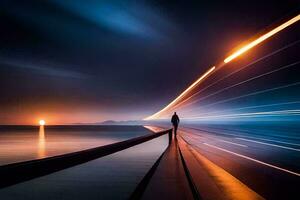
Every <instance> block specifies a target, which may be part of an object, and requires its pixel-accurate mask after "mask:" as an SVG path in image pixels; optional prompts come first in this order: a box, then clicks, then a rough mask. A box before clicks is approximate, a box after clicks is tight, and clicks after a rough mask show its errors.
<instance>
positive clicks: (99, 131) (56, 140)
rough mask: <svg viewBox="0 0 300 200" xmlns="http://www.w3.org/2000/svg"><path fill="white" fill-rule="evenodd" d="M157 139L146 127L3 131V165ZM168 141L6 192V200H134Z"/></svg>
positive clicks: (0, 134)
mask: <svg viewBox="0 0 300 200" xmlns="http://www.w3.org/2000/svg"><path fill="white" fill-rule="evenodd" d="M149 133H151V132H150V131H149V130H148V129H146V128H144V127H141V126H65V127H45V129H44V130H42V129H39V128H38V127H0V162H1V164H2V165H3V164H7V163H13V162H19V161H24V160H31V159H36V158H43V157H47V156H53V155H58V154H64V153H68V152H72V151H78V150H82V149H88V148H91V147H96V146H101V145H105V144H110V143H114V142H118V141H123V140H127V139H129V138H134V137H137V136H141V135H145V134H149ZM167 145H168V136H167V135H164V136H161V137H159V138H156V139H153V140H150V141H148V142H146V143H143V144H140V145H137V146H134V147H131V148H129V149H125V150H123V151H120V152H117V153H114V154H111V155H108V156H105V157H102V158H98V159H95V160H92V161H89V162H86V163H83V164H80V165H77V166H74V167H70V168H67V169H64V170H61V171H58V172H55V173H52V174H49V175H46V176H42V177H39V178H35V179H32V180H29V181H25V182H22V183H19V184H16V185H12V186H10V187H6V188H3V189H0V199H5V200H23V199H31V200H35V199H36V200H38V199H46V200H57V199H64V200H66V199H67V200H76V199H80V200H81V199H90V200H92V199H128V198H129V197H130V195H131V194H132V192H133V191H134V189H135V188H136V186H137V185H138V183H139V182H140V181H141V180H142V178H143V177H144V176H145V174H146V173H147V172H148V171H149V169H150V168H151V167H152V166H153V164H154V163H155V162H156V160H157V159H158V158H159V156H160V155H161V154H162V153H163V151H164V150H165V149H166V147H167Z"/></svg>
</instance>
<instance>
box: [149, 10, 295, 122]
mask: <svg viewBox="0 0 300 200" xmlns="http://www.w3.org/2000/svg"><path fill="white" fill-rule="evenodd" d="M299 20H300V15H297V16H296V17H294V18H292V19H290V20H289V21H287V22H285V23H283V24H282V25H280V26H278V27H277V28H275V29H273V30H272V31H270V32H268V33H266V34H265V35H263V36H261V37H260V38H258V39H257V40H255V41H253V42H251V43H250V44H248V45H247V46H245V47H243V48H242V49H240V50H239V51H237V52H235V53H234V54H233V55H231V56H229V57H227V58H226V59H225V60H224V62H225V63H228V62H229V61H231V60H232V59H234V58H236V57H237V56H239V55H241V54H242V53H244V52H246V51H248V50H249V49H251V48H253V47H254V46H256V45H257V44H259V43H261V42H262V41H264V40H266V39H267V38H269V37H271V36H273V35H274V34H276V33H278V32H279V31H281V30H283V29H285V28H286V27H288V26H290V25H292V24H294V23H296V22H297V21H299ZM222 66H223V65H220V66H217V67H218V68H219V67H222ZM215 69H216V66H213V67H212V68H210V69H209V70H208V71H207V72H206V73H205V74H203V75H202V76H201V77H200V78H199V79H197V80H196V81H195V82H194V83H193V84H192V85H190V86H189V87H188V88H187V89H186V90H185V91H183V92H182V93H181V94H180V95H179V96H178V97H176V98H175V99H174V100H173V101H172V102H171V103H169V104H168V105H167V106H165V107H164V108H163V109H161V110H160V111H158V112H156V113H154V114H153V115H151V116H148V117H146V118H144V119H143V120H153V119H157V118H158V117H159V116H160V114H161V113H163V112H164V111H166V110H168V109H170V108H171V107H172V106H174V105H176V103H177V102H178V101H179V100H181V99H182V98H183V97H184V96H186V95H187V94H188V93H189V92H190V91H191V90H192V89H193V88H194V87H195V86H197V85H198V84H199V83H200V82H201V81H202V80H204V78H206V77H207V76H208V75H211V74H212V72H213V71H214V70H215Z"/></svg>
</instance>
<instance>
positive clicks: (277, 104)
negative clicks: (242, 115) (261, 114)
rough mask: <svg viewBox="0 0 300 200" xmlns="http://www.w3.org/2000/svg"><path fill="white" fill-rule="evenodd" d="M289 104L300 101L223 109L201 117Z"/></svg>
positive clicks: (299, 102)
mask: <svg viewBox="0 0 300 200" xmlns="http://www.w3.org/2000/svg"><path fill="white" fill-rule="evenodd" d="M291 104H300V101H290V102H282V103H272V104H263V105H258V106H246V107H240V108H233V109H224V110H221V111H214V112H208V113H202V114H201V115H211V114H221V113H223V112H226V111H237V110H247V109H253V108H265V107H272V106H282V105H291Z"/></svg>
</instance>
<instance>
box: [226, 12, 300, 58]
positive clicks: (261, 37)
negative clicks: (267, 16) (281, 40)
mask: <svg viewBox="0 0 300 200" xmlns="http://www.w3.org/2000/svg"><path fill="white" fill-rule="evenodd" d="M299 20H300V14H299V15H297V16H296V17H294V18H292V19H290V20H289V21H287V22H285V23H283V24H281V25H280V26H278V27H276V28H274V29H273V30H271V31H269V32H268V33H266V34H264V35H262V36H260V37H259V38H258V39H256V40H254V41H252V42H251V43H249V44H247V45H246V46H244V47H242V48H241V49H239V50H238V51H236V52H235V53H233V54H232V55H230V56H228V57H227V58H226V59H225V60H224V62H225V63H228V62H230V61H231V60H233V59H235V58H236V57H238V56H239V55H241V54H243V53H245V52H246V51H248V50H249V49H251V48H253V47H254V46H256V45H258V44H259V43H261V42H263V41H264V40H266V39H268V38H269V37H271V36H273V35H275V34H276V33H278V32H279V31H281V30H283V29H285V28H286V27H288V26H290V25H292V24H294V23H296V22H297V21H299Z"/></svg>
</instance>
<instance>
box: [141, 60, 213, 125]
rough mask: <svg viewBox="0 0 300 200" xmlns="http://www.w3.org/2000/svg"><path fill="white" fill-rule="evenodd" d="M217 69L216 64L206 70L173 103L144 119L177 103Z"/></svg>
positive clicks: (153, 116)
mask: <svg viewBox="0 0 300 200" xmlns="http://www.w3.org/2000/svg"><path fill="white" fill-rule="evenodd" d="M215 69H216V67H215V66H213V67H211V68H210V69H209V70H208V71H207V72H205V73H204V74H203V75H202V76H201V77H200V78H198V79H197V80H196V81H195V82H194V83H193V84H192V85H190V86H189V87H188V88H187V89H186V90H184V91H183V92H182V93H181V94H180V95H179V96H178V97H177V98H176V99H174V100H173V101H172V102H171V103H169V104H168V105H167V106H166V107H164V108H163V109H161V110H160V111H159V112H157V113H155V114H153V115H151V116H149V117H146V118H145V119H144V120H151V119H155V118H156V117H158V116H159V115H160V114H161V113H162V112H164V111H166V110H167V109H169V108H170V107H171V106H173V105H174V104H175V103H177V102H178V101H179V100H180V99H181V98H182V97H183V96H185V95H186V94H187V93H188V92H190V91H191V90H192V89H193V88H194V87H195V86H196V85H198V84H199V83H200V81H202V80H203V79H204V78H205V77H207V76H208V75H209V74H210V73H212V72H213V71H214V70H215Z"/></svg>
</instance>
